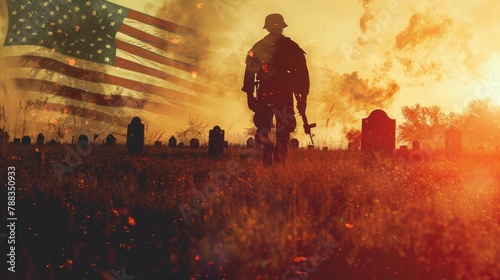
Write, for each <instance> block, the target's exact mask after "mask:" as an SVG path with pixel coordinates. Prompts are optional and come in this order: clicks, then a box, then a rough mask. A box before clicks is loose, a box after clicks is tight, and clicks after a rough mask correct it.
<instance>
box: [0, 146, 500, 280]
mask: <svg viewBox="0 0 500 280" xmlns="http://www.w3.org/2000/svg"><path fill="white" fill-rule="evenodd" d="M34 149H35V146H13V145H11V146H9V148H8V150H4V151H3V155H2V159H1V161H0V167H1V170H2V174H3V175H2V178H1V180H2V185H3V186H5V185H6V181H5V180H6V174H7V167H8V166H15V167H16V186H17V189H16V209H17V217H18V221H17V227H16V273H11V272H8V271H7V270H6V268H5V262H4V265H3V266H2V267H3V268H2V272H1V273H0V277H1V278H2V279H294V280H295V279H500V263H499V262H498V261H499V260H500V243H499V242H498V238H499V237H500V155H498V154H493V153H492V154H488V153H483V154H464V155H463V156H462V157H461V158H458V159H455V160H448V159H447V158H445V157H444V156H442V155H441V153H440V152H436V151H433V152H432V154H426V156H425V157H423V158H421V159H422V160H418V161H402V162H399V161H398V162H396V164H395V165H394V166H392V165H390V164H385V163H382V162H371V163H370V162H365V161H363V160H362V157H361V154H359V152H352V151H351V152H348V151H343V150H336V151H320V150H292V151H291V153H290V158H289V163H288V164H287V165H285V166H280V165H278V166H272V167H270V168H264V167H263V165H262V163H261V158H260V157H256V158H254V157H253V156H252V154H251V152H249V151H248V150H244V149H241V148H236V147H231V148H229V149H226V150H225V155H224V158H223V159H219V160H211V159H208V158H207V156H206V155H207V150H206V148H203V147H201V148H200V149H198V150H191V149H173V150H170V149H169V148H167V147H148V146H146V147H145V150H144V152H143V154H142V155H139V156H131V155H128V154H127V153H126V149H125V147H124V146H120V145H118V146H114V147H105V146H93V147H92V150H91V151H89V153H88V154H86V155H85V156H82V157H81V162H74V163H73V164H72V165H73V166H74V167H69V168H68V170H66V171H68V172H67V173H65V174H62V175H61V178H58V176H57V174H55V172H54V168H53V167H52V164H53V163H61V164H63V165H64V164H66V163H64V159H65V157H66V156H67V154H68V150H67V149H65V147H64V146H56V147H54V148H50V147H49V146H44V147H43V148H41V149H43V150H44V152H45V155H44V159H43V166H40V165H39V164H40V162H39V161H38V160H37V158H36V157H35V156H34ZM3 193H6V190H5V189H4V190H3ZM2 196H3V194H2ZM4 201H6V200H4ZM5 208H6V207H3V206H2V211H1V213H2V219H3V220H4V221H5V220H6V216H7V214H6V209H5ZM181 210H182V211H181ZM186 217H187V218H188V220H187V221H186ZM5 230H6V229H5V228H4V229H1V230H0V233H4V232H3V231H5ZM2 241H5V239H3V240H2ZM0 248H1V249H2V256H3V257H2V259H4V258H5V255H6V253H5V252H7V246H6V242H2V243H0ZM123 275H129V276H130V277H127V278H126V276H123ZM131 276H135V278H133V277H131ZM6 277H7V278H6Z"/></svg>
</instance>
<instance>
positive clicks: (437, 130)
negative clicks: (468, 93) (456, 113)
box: [398, 104, 450, 143]
mask: <svg viewBox="0 0 500 280" xmlns="http://www.w3.org/2000/svg"><path fill="white" fill-rule="evenodd" d="M401 111H402V114H403V119H404V121H403V123H402V124H400V125H399V126H398V129H399V133H398V139H399V141H402V142H406V143H411V142H413V141H414V140H419V141H426V140H433V141H435V140H436V138H441V137H443V135H444V131H445V130H446V128H447V127H448V126H449V123H450V122H449V117H448V116H447V115H446V114H445V113H444V112H443V111H442V110H441V108H440V107H439V106H430V107H425V106H421V105H420V104H416V105H415V106H404V107H403V108H402V109H401Z"/></svg>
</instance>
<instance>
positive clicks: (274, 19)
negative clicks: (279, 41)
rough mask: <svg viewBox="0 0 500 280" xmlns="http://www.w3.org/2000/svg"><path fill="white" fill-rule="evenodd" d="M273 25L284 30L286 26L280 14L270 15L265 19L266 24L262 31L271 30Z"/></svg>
mask: <svg viewBox="0 0 500 280" xmlns="http://www.w3.org/2000/svg"><path fill="white" fill-rule="evenodd" d="M274 25H278V26H279V27H282V28H285V27H287V26H288V24H286V23H285V19H284V18H283V16H282V15H280V14H270V15H268V16H267V17H266V22H265V23H264V27H263V28H264V29H266V28H271V27H273V26H274Z"/></svg>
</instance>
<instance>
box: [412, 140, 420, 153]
mask: <svg viewBox="0 0 500 280" xmlns="http://www.w3.org/2000/svg"><path fill="white" fill-rule="evenodd" d="M412 144H413V146H412V150H414V151H420V141H418V140H415V141H413V143H412Z"/></svg>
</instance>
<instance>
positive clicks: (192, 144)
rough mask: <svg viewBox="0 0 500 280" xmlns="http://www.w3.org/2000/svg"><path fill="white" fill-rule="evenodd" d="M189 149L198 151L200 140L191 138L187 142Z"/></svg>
mask: <svg viewBox="0 0 500 280" xmlns="http://www.w3.org/2000/svg"><path fill="white" fill-rule="evenodd" d="M189 147H190V148H191V149H198V148H199V147H200V140H198V138H193V139H191V141H189Z"/></svg>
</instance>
